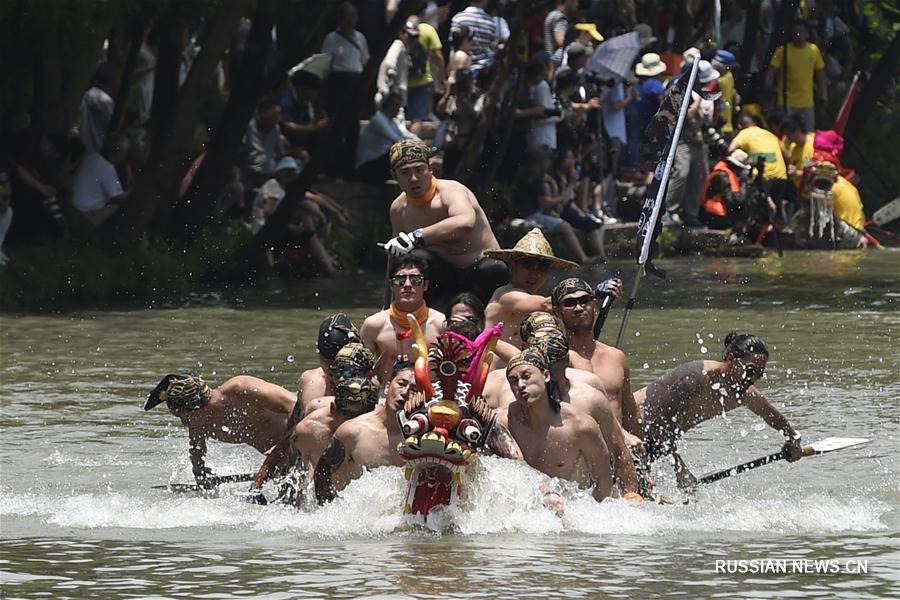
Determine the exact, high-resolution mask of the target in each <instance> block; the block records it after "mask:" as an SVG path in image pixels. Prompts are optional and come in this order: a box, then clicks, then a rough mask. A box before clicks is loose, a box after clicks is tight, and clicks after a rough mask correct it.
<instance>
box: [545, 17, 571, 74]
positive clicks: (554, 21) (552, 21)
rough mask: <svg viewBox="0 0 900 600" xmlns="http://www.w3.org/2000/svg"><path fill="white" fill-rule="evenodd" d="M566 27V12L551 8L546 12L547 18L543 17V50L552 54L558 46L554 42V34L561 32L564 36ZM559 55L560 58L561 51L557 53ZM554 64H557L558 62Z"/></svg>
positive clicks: (567, 20)
mask: <svg viewBox="0 0 900 600" xmlns="http://www.w3.org/2000/svg"><path fill="white" fill-rule="evenodd" d="M568 28H569V17H567V16H566V13H564V12H563V11H561V10H551V11H550V12H549V13H547V18H546V19H544V50H546V51H547V54H549V55H551V56H552V55H553V53H554V52H555V51H556V50H557V49H559V48H560V45H559V44H557V43H556V34H557V33H562V34H563V35H564V36H565V34H566V30H567V29H568ZM559 57H560V58H562V53H559ZM554 64H556V66H559V63H558V62H557V63H554Z"/></svg>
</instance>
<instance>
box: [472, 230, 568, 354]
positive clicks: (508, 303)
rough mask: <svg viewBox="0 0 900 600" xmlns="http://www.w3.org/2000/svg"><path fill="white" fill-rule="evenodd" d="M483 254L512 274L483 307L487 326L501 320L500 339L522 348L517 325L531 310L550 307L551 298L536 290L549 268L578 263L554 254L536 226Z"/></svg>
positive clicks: (565, 268) (548, 309)
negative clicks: (510, 244)
mask: <svg viewBox="0 0 900 600" xmlns="http://www.w3.org/2000/svg"><path fill="white" fill-rule="evenodd" d="M485 254H486V255H487V256H490V257H493V258H497V259H500V260H502V261H503V262H505V263H506V264H507V265H509V270H510V274H511V277H510V282H509V283H508V284H507V285H504V286H503V287H500V288H498V289H497V291H495V292H494V295H493V297H492V298H491V301H490V302H489V303H488V305H487V308H486V309H485V318H486V324H487V327H491V326H492V325H496V324H497V323H503V336H502V338H501V339H503V340H504V341H506V342H509V343H510V344H512V345H514V346H516V347H517V348H521V347H522V339H521V338H520V337H519V325H520V324H521V323H522V321H524V320H525V318H526V317H528V315H530V314H531V313H533V312H537V311H544V312H550V310H551V309H552V305H551V303H550V298H548V297H546V296H541V295H540V294H539V292H540V289H541V288H542V287H543V286H544V283H545V282H546V281H547V276H548V275H549V274H550V270H551V269H560V270H571V269H576V268H578V265H577V264H575V263H573V262H571V261H568V260H563V259H561V258H557V257H556V255H555V254H554V253H553V248H551V247H550V242H548V241H547V238H545V237H544V234H543V233H541V230H540V229H538V228H537V227H535V228H534V229H532V230H531V231H529V232H528V233H526V234H525V235H524V236H523V237H522V239H520V240H519V241H518V242H516V245H515V246H513V248H512V249H511V250H489V251H487V252H485Z"/></svg>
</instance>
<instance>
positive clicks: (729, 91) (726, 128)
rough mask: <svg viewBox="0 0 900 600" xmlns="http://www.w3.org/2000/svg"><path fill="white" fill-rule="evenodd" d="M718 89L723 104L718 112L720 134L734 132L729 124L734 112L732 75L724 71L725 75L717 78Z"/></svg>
mask: <svg viewBox="0 0 900 600" xmlns="http://www.w3.org/2000/svg"><path fill="white" fill-rule="evenodd" d="M719 89H720V90H721V91H722V102H723V104H722V105H721V106H722V108H721V109H720V110H719V115H721V117H722V133H731V132H732V131H734V124H733V123H732V122H731V115H732V113H733V111H734V75H733V74H732V73H731V71H725V74H724V75H722V76H721V77H719ZM725 103H727V106H726V105H725Z"/></svg>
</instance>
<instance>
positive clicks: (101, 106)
mask: <svg viewBox="0 0 900 600" xmlns="http://www.w3.org/2000/svg"><path fill="white" fill-rule="evenodd" d="M115 108H116V103H115V101H114V100H113V99H112V97H111V96H110V95H109V94H107V93H106V92H104V91H103V90H102V89H100V88H98V87H92V88H91V89H89V90H88V91H86V92H85V93H84V96H83V97H82V98H81V141H82V142H84V151H85V152H86V153H91V152H100V148H102V147H103V138H104V137H106V128H107V127H109V120H110V119H112V115H113V110H114V109H115Z"/></svg>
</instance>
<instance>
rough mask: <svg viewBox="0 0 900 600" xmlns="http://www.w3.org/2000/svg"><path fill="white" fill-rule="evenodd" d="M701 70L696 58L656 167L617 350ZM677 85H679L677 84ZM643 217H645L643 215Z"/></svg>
mask: <svg viewBox="0 0 900 600" xmlns="http://www.w3.org/2000/svg"><path fill="white" fill-rule="evenodd" d="M699 68H700V58H699V57H696V58H694V62H693V64H692V65H691V72H690V75H689V76H688V84H687V88H686V89H685V92H684V100H683V101H682V102H681V110H680V111H679V112H678V122H677V123H676V125H675V132H674V133H673V135H672V139H671V140H670V141H669V153H668V155H667V156H666V160H665V163H659V164H657V166H656V173H655V174H654V178H657V176H658V178H657V179H658V181H659V188H658V189H657V191H656V198H655V199H654V202H653V212H652V214H651V215H650V218H649V219H648V220H647V222H646V223H644V224H643V227H645V228H647V231H646V233H645V234H644V236H643V244H642V245H641V247H640V253H639V255H638V269H637V274H636V275H635V278H634V286H633V287H632V288H631V296H630V297H629V298H628V302H627V303H626V304H625V314H624V315H623V317H622V324H621V325H620V326H619V335H618V337H617V338H616V348H621V347H622V338H623V337H625V327H626V326H627V325H628V316H629V314H630V313H631V310H632V309H633V308H634V301H635V298H636V297H637V292H638V286H639V285H640V283H641V278H642V277H643V276H644V272H645V265H646V263H647V261H648V260H649V259H650V245H651V244H652V242H653V232H654V229H656V224H657V221H659V212H660V210H661V209H662V203H663V200H664V199H665V196H666V186H667V184H668V182H669V174H670V173H671V171H672V163H673V162H675V152H676V150H677V149H678V138H680V137H681V129H682V128H683V127H684V119H685V117H686V116H687V111H688V107H689V106H690V105H691V102H692V100H693V90H694V81H696V79H697V70H698V69H699ZM675 85H678V84H677V83H676V84H675ZM660 167H662V172H660ZM642 217H643V215H642ZM641 229H642V227H641V225H640V224H639V226H638V232H637V233H638V240H641Z"/></svg>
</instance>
